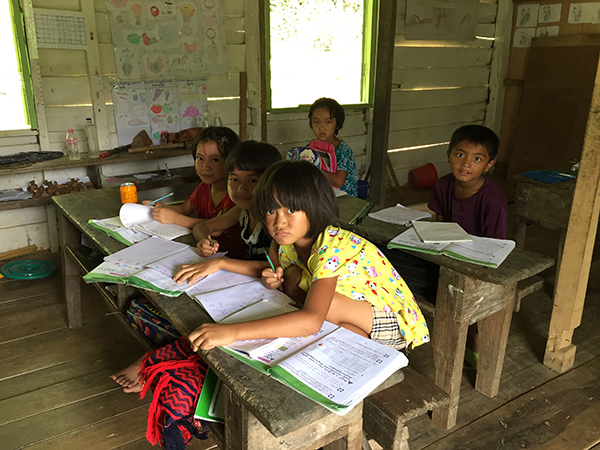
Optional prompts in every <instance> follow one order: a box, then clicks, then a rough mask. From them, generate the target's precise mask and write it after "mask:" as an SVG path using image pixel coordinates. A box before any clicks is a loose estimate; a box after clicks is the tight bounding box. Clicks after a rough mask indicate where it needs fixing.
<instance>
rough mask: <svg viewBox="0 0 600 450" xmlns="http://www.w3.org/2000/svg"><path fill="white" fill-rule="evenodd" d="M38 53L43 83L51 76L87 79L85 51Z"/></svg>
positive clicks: (60, 50)
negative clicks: (70, 76)
mask: <svg viewBox="0 0 600 450" xmlns="http://www.w3.org/2000/svg"><path fill="white" fill-rule="evenodd" d="M38 52H39V55H40V70H41V73H42V77H44V82H45V77H52V76H63V75H77V76H86V77H87V68H86V62H85V51H83V50H65V49H57V48H40V49H39V50H38ZM113 59H114V57H113ZM113 65H114V64H113Z"/></svg>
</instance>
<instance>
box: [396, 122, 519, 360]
mask: <svg viewBox="0 0 600 450" xmlns="http://www.w3.org/2000/svg"><path fill="white" fill-rule="evenodd" d="M498 146H499V140H498V136H496V133H494V132H493V131H492V130H490V129H489V128H487V127H484V126H482V125H465V126H463V127H460V128H458V129H457V130H456V131H455V132H454V133H453V134H452V138H451V139H450V145H449V146H448V162H449V163H450V170H451V172H450V173H449V174H448V175H446V176H443V177H442V178H440V179H439V180H437V182H436V183H435V186H434V187H433V193H432V194H431V197H430V199H429V204H428V205H427V206H428V207H429V209H431V210H432V211H433V212H435V213H436V214H437V221H438V222H456V223H458V224H459V225H460V226H461V227H463V228H464V229H465V231H466V232H467V233H469V234H473V235H475V236H481V237H490V238H497V239H506V230H507V222H508V204H507V201H506V197H505V196H504V194H503V193H502V191H501V190H500V188H499V187H498V186H497V185H496V184H495V183H494V182H493V181H492V180H490V179H489V178H486V176H485V174H486V173H487V172H488V171H489V170H490V169H491V168H492V166H493V165H494V164H495V163H496V155H497V154H498ZM407 283H408V281H407ZM408 284H409V286H410V283H408ZM477 347H478V339H477V324H474V325H471V326H470V327H469V331H468V335H467V349H466V352H465V360H466V361H467V362H468V363H469V364H470V365H471V366H472V367H474V368H476V367H477V360H478V348H477Z"/></svg>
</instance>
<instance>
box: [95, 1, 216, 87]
mask: <svg viewBox="0 0 600 450" xmlns="http://www.w3.org/2000/svg"><path fill="white" fill-rule="evenodd" d="M223 1H224V0H185V1H168V0H166V1H165V0H163V1H156V0H137V1H136V0H133V1H132V0H107V6H108V10H109V13H110V14H109V17H110V19H109V20H110V27H111V34H112V40H113V45H114V49H115V50H114V51H115V64H116V68H117V76H118V77H119V79H122V80H140V79H157V78H161V79H163V78H174V77H190V76H194V75H196V74H198V73H202V74H220V73H226V72H227V70H228V64H227V53H226V45H225V29H224V14H223Z"/></svg>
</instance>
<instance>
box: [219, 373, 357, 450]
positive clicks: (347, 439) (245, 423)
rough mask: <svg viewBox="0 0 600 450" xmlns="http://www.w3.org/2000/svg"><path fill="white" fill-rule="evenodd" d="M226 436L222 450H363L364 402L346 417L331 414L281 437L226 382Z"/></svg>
mask: <svg viewBox="0 0 600 450" xmlns="http://www.w3.org/2000/svg"><path fill="white" fill-rule="evenodd" d="M223 403H224V404H223V406H224V410H225V436H224V441H225V442H224V445H223V449H222V450H276V449H281V450H284V449H285V450H287V449H294V450H314V449H316V448H320V447H323V448H324V449H327V450H338V449H339V450H361V448H362V414H363V409H362V403H361V404H360V405H357V406H355V407H354V408H353V409H352V411H350V412H349V413H347V414H345V415H344V416H338V415H336V414H333V413H332V414H329V415H328V416H326V417H324V418H323V419H322V420H319V421H318V422H315V423H312V424H310V425H307V426H305V427H302V428H300V429H299V430H297V431H294V432H291V433H288V434H286V435H284V436H281V437H275V436H273V435H272V434H271V433H270V432H269V430H267V429H266V428H265V427H264V425H263V424H262V423H260V422H259V420H258V419H257V418H256V417H255V416H254V415H253V414H252V413H251V412H250V411H249V410H248V409H247V408H246V406H245V405H244V403H242V401H241V400H240V399H239V398H237V397H236V395H235V394H233V392H231V390H230V389H229V388H228V387H227V386H226V385H225V384H223Z"/></svg>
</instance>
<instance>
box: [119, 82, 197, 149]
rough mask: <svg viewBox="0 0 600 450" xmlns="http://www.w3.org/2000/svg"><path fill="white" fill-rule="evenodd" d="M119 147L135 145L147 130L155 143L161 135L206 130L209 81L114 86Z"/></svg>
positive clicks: (121, 84)
mask: <svg viewBox="0 0 600 450" xmlns="http://www.w3.org/2000/svg"><path fill="white" fill-rule="evenodd" d="M111 90H112V98H113V109H114V112H115V123H116V126H117V137H118V142H119V145H127V144H131V142H132V141H133V138H134V137H135V136H136V135H137V134H138V133H139V132H140V131H142V130H146V132H147V133H148V136H150V138H151V139H152V142H153V143H154V144H155V145H157V144H159V143H160V133H161V132H163V131H167V132H169V133H177V132H179V131H181V130H186V129H188V128H192V127H198V126H202V122H203V118H204V117H207V116H208V98H207V95H206V78H189V79H181V80H174V79H167V80H152V81H150V80H149V81H125V82H120V83H111Z"/></svg>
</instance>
